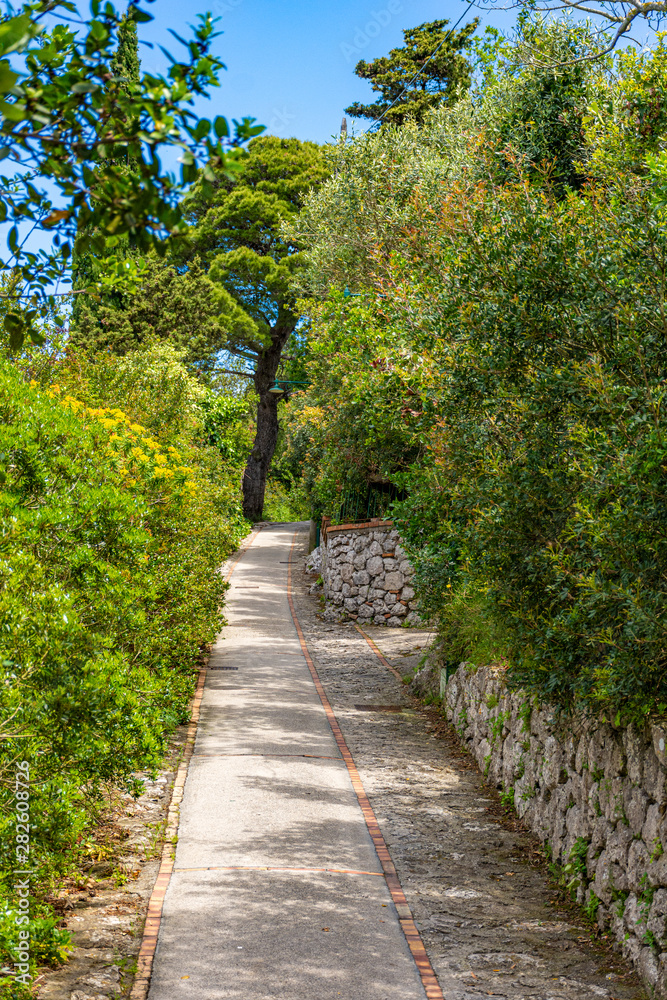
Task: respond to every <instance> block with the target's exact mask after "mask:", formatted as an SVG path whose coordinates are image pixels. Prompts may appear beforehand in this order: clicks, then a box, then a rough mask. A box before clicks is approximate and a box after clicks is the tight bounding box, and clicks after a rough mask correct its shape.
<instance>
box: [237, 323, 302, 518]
mask: <svg viewBox="0 0 667 1000" xmlns="http://www.w3.org/2000/svg"><path fill="white" fill-rule="evenodd" d="M293 329H294V327H293V325H289V327H285V326H283V327H279V326H276V327H274V328H273V330H272V331H271V346H270V347H268V348H267V349H266V350H265V351H264V352H263V353H262V354H260V355H259V358H258V359H257V368H256V369H255V378H254V381H255V391H256V392H257V395H258V396H259V403H258V404H257V432H256V434H255V440H254V442H253V446H252V451H251V452H250V455H249V457H248V464H247V465H246V467H245V472H244V473H243V514H244V516H245V517H247V518H248V520H249V521H253V522H254V521H261V520H262V513H263V510H264V493H265V492H266V476H267V473H268V471H269V466H270V465H271V459H272V458H273V453H274V451H275V450H276V444H277V442H278V399H279V398H280V397H279V396H275V395H273V394H272V393H270V392H269V386H271V385H273V383H274V382H275V379H276V372H277V371H278V365H279V364H280V355H281V353H282V349H283V347H284V346H285V344H286V343H287V338H288V337H289V335H290V333H291V332H292V330H293Z"/></svg>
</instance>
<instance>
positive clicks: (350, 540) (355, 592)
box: [321, 522, 420, 626]
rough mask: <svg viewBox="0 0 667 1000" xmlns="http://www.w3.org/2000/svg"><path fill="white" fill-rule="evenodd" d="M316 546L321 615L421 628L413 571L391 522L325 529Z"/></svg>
mask: <svg viewBox="0 0 667 1000" xmlns="http://www.w3.org/2000/svg"><path fill="white" fill-rule="evenodd" d="M321 548H322V578H323V580H324V596H325V598H326V602H327V607H326V610H325V617H327V618H329V619H332V620H334V619H337V618H339V617H340V616H341V615H342V614H345V615H348V616H349V617H351V618H358V619H359V621H360V622H361V623H363V622H364V621H366V622H373V623H374V624H375V625H390V626H397V625H403V624H404V623H406V622H407V623H408V624H409V625H419V624H420V619H419V615H418V613H417V610H416V602H415V592H414V590H413V588H412V577H413V575H414V570H413V568H412V566H411V564H410V562H409V561H408V559H407V557H406V555H405V552H404V550H403V547H402V546H401V544H400V538H399V535H398V532H397V531H396V529H395V528H394V527H393V526H392V525H391V523H386V522H385V523H384V524H383V525H382V526H372V525H370V526H368V525H366V526H363V527H352V526H346V527H345V528H344V529H343V530H341V529H340V528H333V529H332V528H329V529H328V531H327V533H326V539H325V540H324V541H323V544H322V546H321Z"/></svg>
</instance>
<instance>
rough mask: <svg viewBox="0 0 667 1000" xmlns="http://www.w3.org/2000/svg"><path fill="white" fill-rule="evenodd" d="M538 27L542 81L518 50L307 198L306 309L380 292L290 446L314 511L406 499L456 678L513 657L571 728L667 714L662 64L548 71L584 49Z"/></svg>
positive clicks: (319, 326)
mask: <svg viewBox="0 0 667 1000" xmlns="http://www.w3.org/2000/svg"><path fill="white" fill-rule="evenodd" d="M531 30H532V29H531ZM539 31H540V32H541V34H540V35H539V37H540V38H541V39H542V41H541V42H540V47H541V52H542V58H541V59H540V60H539V65H536V66H534V67H532V68H531V67H530V66H529V65H528V66H526V65H524V66H523V67H522V68H518V61H517V60H516V59H514V58H513V57H512V54H511V53H510V54H509V55H508V54H507V53H506V58H505V64H504V69H503V68H502V67H501V68H500V70H499V72H498V75H497V79H496V80H495V81H494V82H492V84H491V85H490V86H489V88H488V89H487V90H486V91H485V92H482V93H479V94H478V95H476V98H475V99H473V100H471V101H470V102H466V101H461V102H460V103H459V104H458V105H457V106H456V107H455V108H454V109H452V110H451V111H447V112H441V113H439V114H437V115H434V116H433V118H432V119H431V120H430V121H429V122H427V123H426V124H425V126H424V129H423V130H422V131H421V132H420V131H419V130H411V131H410V132H409V133H407V134H406V133H403V132H402V131H401V130H391V129H386V130H384V131H383V132H382V133H381V134H380V135H378V136H371V137H366V138H363V139H361V140H358V141H357V142H356V143H349V144H348V147H347V148H346V149H345V150H344V151H342V152H341V154H340V156H341V170H340V172H339V173H338V174H336V175H335V177H334V179H333V180H332V181H330V182H329V185H328V187H325V188H324V189H323V190H322V191H321V192H320V193H319V194H318V195H316V196H314V197H313V198H312V199H311V201H310V203H309V205H308V206H307V209H306V214H305V216H304V221H303V225H304V228H305V229H307V230H308V231H309V232H310V233H311V239H312V241H313V247H312V252H311V269H312V270H311V287H312V288H313V289H320V288H323V287H324V286H325V285H326V283H327V281H329V283H333V284H334V285H335V284H336V283H339V287H340V285H342V284H343V282H347V281H352V280H353V281H354V282H355V283H356V287H357V288H358V289H360V291H361V295H360V298H359V299H358V300H356V301H354V302H353V303H350V301H349V300H346V299H345V298H343V297H340V296H339V297H338V299H336V297H335V296H334V298H333V299H332V300H331V302H330V303H329V304H328V305H325V306H322V307H318V308H317V309H316V310H315V311H314V320H315V330H316V337H317V341H318V342H317V344H316V346H315V348H314V350H313V356H312V358H311V362H310V366H311V373H312V376H313V384H312V386H311V389H310V390H309V392H308V394H307V396H306V397H305V398H302V399H301V400H300V401H299V402H298V403H297V401H295V403H294V404H293V406H292V410H293V412H292V422H293V427H294V430H293V441H294V445H293V447H294V448H295V450H297V451H299V452H300V454H302V455H303V456H304V458H305V460H306V462H307V463H308V464H309V470H308V474H307V482H309V483H310V486H311V491H312V494H313V496H314V498H315V499H316V500H317V499H318V498H322V497H323V498H324V499H325V500H326V502H327V503H328V504H330V503H331V497H332V495H333V494H334V493H335V492H336V490H338V491H340V490H342V489H344V488H346V487H348V486H351V485H354V482H355V480H356V479H357V478H359V477H361V478H364V477H366V478H367V479H368V478H370V477H371V476H375V477H379V478H382V479H384V480H388V481H390V482H392V483H394V484H396V485H397V486H400V487H401V488H403V489H405V490H407V492H408V499H407V500H404V501H402V502H401V503H400V504H396V505H395V514H396V516H397V518H398V519H399V523H400V525H401V528H402V533H403V535H404V537H405V538H406V540H407V542H408V544H409V546H410V548H411V551H412V555H413V558H414V559H415V562H416V567H417V583H418V586H419V590H420V596H421V599H422V602H423V606H424V608H425V609H426V610H427V611H428V612H429V613H430V614H431V615H433V616H434V617H435V618H436V619H438V620H439V621H440V625H441V635H442V641H443V646H444V648H445V654H446V655H447V656H448V657H451V659H452V660H454V659H456V658H461V659H464V658H468V657H470V656H478V655H487V656H488V655H491V652H490V651H492V652H493V655H495V656H497V657H500V656H507V657H508V659H509V676H510V679H511V680H512V681H513V682H514V683H516V684H523V685H525V686H526V687H528V688H529V689H531V690H533V691H535V692H537V693H538V694H539V696H540V697H541V698H543V699H545V700H548V701H550V702H551V703H554V704H557V705H560V706H561V707H564V708H568V709H572V708H576V709H577V710H585V711H599V710H603V711H604V712H606V713H607V714H608V715H610V716H611V717H612V718H615V717H619V718H620V717H622V716H625V717H628V716H634V717H636V716H638V715H639V716H641V715H643V714H645V713H648V712H658V713H664V712H665V710H666V709H667V671H666V670H665V652H664V650H665V626H664V615H665V578H666V575H667V553H666V552H665V539H666V538H667V508H666V507H665V500H664V494H665V485H666V481H665V471H666V470H667V447H666V443H667V437H666V432H667V425H666V424H665V416H664V405H663V395H664V378H665V369H666V365H667V355H666V353H665V352H666V347H665V344H666V342H667V341H666V336H665V335H666V333H667V329H666V327H665V319H664V317H665V296H664V275H665V273H667V243H666V241H665V215H664V209H663V207H662V206H664V204H665V203H666V202H667V197H666V196H665V180H664V178H665V176H666V169H665V157H666V154H665V152H664V151H663V150H664V147H665V146H667V133H666V132H665V125H664V123H663V121H662V117H661V116H662V112H661V111H660V108H662V107H663V105H664V96H665V92H666V91H667V72H666V70H665V58H666V57H665V50H664V48H663V46H662V43H660V44H659V45H658V47H657V48H656V50H655V51H654V52H653V53H645V54H643V55H641V56H638V55H636V54H634V53H625V54H621V55H620V56H619V57H618V59H617V64H616V66H615V70H616V73H615V74H611V73H610V74H609V75H605V71H604V67H602V68H601V67H599V66H596V65H595V64H593V65H591V64H576V65H575V66H574V67H573V68H572V71H571V72H570V71H569V70H566V71H565V72H561V71H560V70H556V69H554V70H552V71H549V70H545V62H546V61H547V60H546V58H544V53H545V52H546V53H547V54H548V52H549V51H553V52H556V53H557V52H559V51H561V52H562V51H563V45H564V44H565V43H567V44H568V45H570V50H571V51H573V52H575V53H576V52H577V51H580V47H581V45H582V44H584V42H585V37H584V36H583V35H582V33H581V32H580V31H579V29H576V30H575V31H573V30H572V29H570V28H569V27H567V26H562V25H554V26H551V27H549V28H548V29H545V28H543V27H539ZM568 33H569V35H568ZM568 38H569V39H570V41H569V42H568ZM582 39H583V41H582ZM528 40H529V41H530V42H531V44H532V43H534V42H535V35H534V33H533V34H532V35H531V36H530V38H529V39H528ZM524 44H525V43H524V42H521V46H523V45H524ZM522 51H523V49H522ZM549 73H551V78H550V79H547V78H548V77H549ZM545 88H546V89H545ZM547 91H548V94H549V108H546V109H545V108H544V107H542V111H543V112H544V113H543V114H539V115H538V114H535V115H534V114H532V112H531V111H530V109H531V108H532V107H533V105H535V103H536V100H537V98H536V95H537V96H538V97H539V95H540V94H542V95H544V93H546V92H547ZM537 103H538V104H541V103H542V101H541V98H540V100H538V101H537ZM549 109H550V110H549ZM559 109H560V110H559ZM547 111H548V112H549V113H548V114H547ZM529 112H530V113H529ZM552 112H553V113H552ZM556 112H557V113H556ZM405 135H407V141H404V137H405ZM542 155H544V156H545V159H543V160H540V156H542ZM568 164H570V166H568ZM383 165H384V166H388V167H390V168H389V169H385V172H384V176H385V178H386V179H385V183H384V189H383V192H384V197H385V198H386V199H387V200H391V192H392V191H394V190H397V191H399V192H401V198H400V200H399V202H394V210H393V212H384V213H382V212H378V211H377V210H376V209H377V206H378V205H381V204H382V197H383V195H382V193H380V189H381V188H382V178H381V167H382V166H383ZM508 165H509V166H508ZM509 167H511V169H509ZM409 183H411V184H412V194H411V196H410V197H409V198H407V197H405V196H404V192H405V190H406V186H407V185H408V184H409ZM348 191H349V192H350V194H349V195H348V194H347V192H348ZM365 192H367V193H368V197H369V202H370V211H369V216H370V218H369V221H368V224H366V223H365V222H364V212H363V211H362V210H361V208H360V206H363V204H364V193H365ZM352 213H354V214H355V223H354V227H351V228H347V220H348V218H349V216H350V215H351V214H352ZM359 229H364V235H363V236H360V235H359V232H358V230H359ZM334 246H336V247H339V248H340V249H338V250H337V251H334V250H333V247H334ZM360 247H363V248H364V253H363V254H360V253H358V249H359V248H360ZM329 258H330V259H329ZM325 356H326V357H331V358H332V359H333V360H332V362H331V363H328V368H327V371H326V374H325V375H324V378H323V379H322V373H323V369H324V368H325V365H324V364H323V359H324V357H325ZM322 382H323V383H324V390H322V388H321V385H322ZM332 400H335V406H331V405H330V401H332Z"/></svg>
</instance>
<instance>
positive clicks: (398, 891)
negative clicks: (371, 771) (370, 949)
mask: <svg viewBox="0 0 667 1000" xmlns="http://www.w3.org/2000/svg"><path fill="white" fill-rule="evenodd" d="M298 534H299V532H298V530H297V531H295V532H294V538H293V539H292V547H291V548H290V554H289V565H288V567H287V600H288V603H289V608H290V612H291V615H292V620H293V622H294V627H295V629H296V633H297V636H298V637H299V643H300V645H301V651H302V653H303V655H304V657H305V660H306V663H307V664H308V669H309V671H310V675H311V677H312V679H313V683H314V684H315V688H316V690H317V693H318V695H319V698H320V701H321V702H322V707H323V708H324V711H325V713H326V717H327V721H328V723H329V725H330V727H331V731H332V733H333V736H334V739H335V741H336V745H337V747H338V749H339V750H340V753H341V756H342V758H343V760H344V761H345V765H346V767H347V771H348V774H349V776H350V781H351V782H352V787H353V789H354V793H355V795H356V797H357V801H358V803H359V807H360V809H361V811H362V813H363V817H364V820H365V821H366V827H367V829H368V832H369V834H370V837H371V840H372V841H373V846H374V847H375V852H376V854H377V856H378V859H379V861H380V864H381V865H382V871H383V872H384V877H385V881H386V883H387V888H388V889H389V893H390V895H391V899H392V902H393V904H394V906H395V907H396V912H397V914H398V922H399V924H400V927H401V930H402V931H403V934H404V935H405V940H406V941H407V944H408V948H409V949H410V954H411V955H412V958H413V960H414V963H415V965H416V966H417V971H418V972H419V975H420V977H421V981H422V986H423V987H424V991H425V993H426V996H427V1000H444V995H443V992H442V990H441V988H440V984H439V983H438V980H437V977H436V974H435V972H434V970H433V966H432V965H431V961H430V959H429V957H428V955H427V953H426V948H425V947H424V942H423V941H422V938H421V934H420V933H419V931H418V930H417V925H416V924H415V922H414V918H413V916H412V911H411V910H410V907H409V905H408V901H407V899H406V898H405V893H404V892H403V887H402V886H401V883H400V880H399V877H398V873H397V871H396V868H395V867H394V862H393V861H392V860H391V855H390V854H389V848H388V847H387V844H386V842H385V839H384V837H383V836H382V831H381V830H380V825H379V823H378V821H377V818H376V816H375V813H374V811H373V807H372V806H371V804H370V802H369V799H368V796H367V794H366V790H365V788H364V786H363V783H362V781H361V776H360V774H359V771H358V770H357V765H356V764H355V763H354V758H353V757H352V754H351V753H350V749H349V747H348V745H347V743H346V742H345V737H344V736H343V732H342V730H341V728H340V726H339V724H338V720H337V718H336V716H335V715H334V711H333V708H332V707H331V703H330V701H329V699H328V698H327V695H326V692H325V690H324V686H323V684H322V681H321V680H320V678H319V674H318V673H317V670H316V669H315V664H314V663H313V659H312V657H311V655H310V651H309V649H308V646H307V644H306V639H305V637H304V634H303V630H302V628H301V625H300V623H299V619H298V618H297V614H296V609H295V607H294V601H293V599H292V564H293V557H294V547H295V545H296V540H297V536H298ZM359 631H360V632H361V629H359ZM361 634H362V635H363V636H364V637H365V638H366V640H367V641H368V643H369V645H371V644H372V645H371V648H373V646H374V645H375V644H374V643H372V640H369V639H368V636H366V634H365V633H364V632H362V633H361ZM373 651H374V652H376V655H379V656H380V658H381V659H384V657H382V654H381V653H380V651H379V650H378V649H377V646H376V647H375V649H374V650H373ZM384 662H385V664H386V665H387V666H388V667H389V669H390V670H391V669H392V667H391V665H390V664H389V663H388V662H387V661H386V660H385V661H384Z"/></svg>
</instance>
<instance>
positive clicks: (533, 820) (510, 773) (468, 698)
mask: <svg viewBox="0 0 667 1000" xmlns="http://www.w3.org/2000/svg"><path fill="white" fill-rule="evenodd" d="M426 669H428V668H426ZM430 669H431V682H433V681H434V680H435V677H434V671H433V668H432V667H431V668H430ZM437 673H438V674H440V671H439V670H438V671H437ZM439 679H440V693H441V696H442V699H443V707H444V709H445V711H446V714H447V717H448V718H449V720H450V721H451V722H452V723H453V725H454V726H455V727H456V729H457V730H458V732H459V735H460V737H461V739H462V740H463V741H464V742H466V743H467V744H468V746H469V749H470V751H471V752H472V753H473V754H474V756H475V757H476V759H477V761H478V763H479V766H480V768H481V769H482V771H483V772H484V773H485V775H487V777H488V779H489V780H490V781H491V782H492V783H494V784H495V785H496V786H497V787H498V788H499V789H501V790H502V791H503V792H504V793H505V796H507V798H509V797H511V796H512V795H513V798H514V805H515V808H516V810H517V812H518V814H519V816H521V817H522V818H523V820H524V822H525V823H526V824H527V825H528V826H529V827H530V828H531V829H532V830H533V831H534V832H535V833H536V834H537V835H538V837H539V838H540V839H541V840H542V841H543V842H545V843H546V844H548V845H549V846H550V848H551V853H552V857H553V859H554V860H555V861H558V862H559V863H560V864H561V865H563V866H564V865H568V866H570V867H569V869H568V872H569V874H568V877H570V878H573V879H574V880H575V881H574V885H575V886H576V888H577V898H578V901H579V902H580V903H581V904H582V905H583V906H584V907H586V909H587V911H588V913H589V915H591V916H593V915H594V916H595V918H596V919H597V921H598V923H599V925H600V927H601V928H603V929H611V931H612V933H613V935H614V936H615V938H616V940H617V941H618V943H619V945H620V947H621V948H622V950H623V952H624V954H625V955H626V957H627V958H629V959H631V960H632V962H633V963H634V964H635V965H636V967H637V969H638V971H639V973H640V975H641V977H642V979H643V980H644V982H645V983H646V984H647V986H649V987H650V988H651V989H652V990H653V991H654V992H655V994H656V995H657V996H660V997H667V816H666V815H665V811H666V808H667V791H666V779H667V755H666V752H665V745H666V741H667V727H664V726H655V725H654V726H647V727H646V729H645V730H644V731H640V730H638V729H636V728H635V727H634V726H630V727H629V728H625V729H621V728H614V727H612V726H611V725H609V724H606V723H602V722H594V721H591V720H587V721H584V720H581V721H579V722H575V723H574V724H573V723H572V721H571V720H570V721H568V723H567V725H565V726H563V727H560V726H559V725H558V723H557V720H556V719H555V718H554V716H553V714H552V713H551V712H550V711H549V710H548V709H537V708H532V707H531V704H530V703H529V702H528V701H527V700H526V698H525V697H524V696H522V694H521V693H520V692H518V693H510V692H509V691H508V690H507V688H506V687H505V684H504V681H503V676H502V671H498V670H494V669H492V668H490V667H481V668H479V669H476V670H475V669H470V668H468V667H467V666H466V665H465V664H462V665H461V666H460V667H459V668H458V670H457V671H456V673H455V674H454V675H453V676H452V677H450V678H449V680H448V681H446V680H445V677H444V671H443V672H442V674H441V676H440V678H439Z"/></svg>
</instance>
